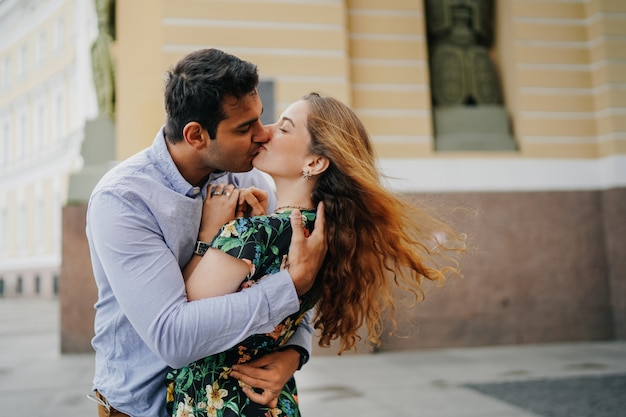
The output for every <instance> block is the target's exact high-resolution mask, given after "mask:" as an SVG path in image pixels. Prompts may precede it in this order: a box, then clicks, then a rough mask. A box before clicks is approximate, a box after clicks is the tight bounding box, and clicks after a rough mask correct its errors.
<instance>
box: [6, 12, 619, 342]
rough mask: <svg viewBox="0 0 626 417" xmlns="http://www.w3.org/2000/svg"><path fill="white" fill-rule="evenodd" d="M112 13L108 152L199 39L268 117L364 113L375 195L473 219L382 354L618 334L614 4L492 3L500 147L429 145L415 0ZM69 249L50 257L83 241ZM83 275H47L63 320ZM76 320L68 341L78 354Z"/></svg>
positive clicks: (137, 135)
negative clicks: (259, 92) (505, 137)
mask: <svg viewBox="0 0 626 417" xmlns="http://www.w3.org/2000/svg"><path fill="white" fill-rule="evenodd" d="M7 1H9V0H4V2H7ZM50 1H52V0H50ZM75 1H76V2H78V0H75ZM67 3H71V2H70V1H69V0H68V1H67ZM458 3H464V4H470V5H471V4H474V3H477V2H476V1H473V0H466V1H459V2H458ZM1 5H2V3H0V6H1ZM115 16H116V18H115V24H116V33H115V35H116V40H115V43H114V45H113V47H112V54H113V57H114V60H115V63H116V125H115V152H116V158H115V159H116V160H122V159H125V158H127V157H128V156H130V155H132V154H134V153H135V152H137V151H139V150H141V149H143V148H145V147H147V146H149V145H150V144H151V142H152V140H153V138H154V135H155V133H156V131H157V130H158V129H159V127H160V126H161V125H162V123H163V120H164V111H163V98H162V94H163V75H164V72H165V71H166V70H167V69H168V68H169V67H170V66H172V65H174V64H175V63H176V61H177V60H178V59H180V58H181V57H183V56H184V55H185V54H187V53H189V52H191V51H194V50H196V49H199V48H207V47H215V48H220V49H223V50H225V51H227V52H231V53H233V54H235V55H238V56H240V57H242V58H244V59H247V60H250V61H252V62H254V63H256V64H257V65H258V66H259V70H260V76H261V80H262V82H263V83H264V86H265V88H266V89H267V91H269V92H270V93H271V94H266V95H265V96H264V100H265V103H264V104H265V107H266V109H270V111H271V113H272V114H270V115H269V116H270V120H271V118H272V117H273V118H275V117H277V116H278V115H279V114H280V112H281V111H282V110H283V109H284V108H285V107H286V106H287V105H288V104H289V103H291V102H293V101H295V100H297V99H298V98H299V97H300V96H302V95H303V94H305V93H307V92H309V91H312V90H315V91H319V92H322V93H324V94H329V95H332V96H335V97H337V98H339V99H341V100H343V101H344V102H346V103H348V104H350V105H351V106H352V107H353V108H354V109H355V111H356V112H357V114H358V115H359V116H360V117H361V118H362V120H363V121H364V123H365V124H366V127H367V128H368V130H369V132H370V134H371V137H372V140H373V141H374V143H375V145H376V150H377V153H378V156H379V161H380V167H381V171H382V172H383V173H384V174H386V175H387V176H388V177H387V178H386V181H387V182H388V184H389V186H390V187H391V188H393V189H394V190H396V191H397V192H399V193H403V194H406V195H407V196H409V197H410V198H417V199H424V198H426V199H428V200H431V201H438V202H443V204H444V205H445V206H446V207H460V208H469V209H470V210H471V211H472V212H474V213H477V215H475V216H473V217H472V218H471V219H464V220H463V221H461V219H457V220H456V221H459V225H460V227H462V228H463V229H467V232H468V234H469V236H470V238H471V239H470V243H471V247H472V251H471V252H470V253H469V254H468V256H467V257H466V258H465V259H464V263H463V271H464V277H463V278H462V279H455V280H451V281H450V282H449V283H447V284H446V285H444V286H443V287H441V288H433V289H430V288H429V289H428V290H427V299H426V301H425V302H424V303H421V304H418V305H417V306H414V307H401V308H399V310H400V314H399V317H398V320H399V321H398V324H399V330H398V332H397V334H396V335H394V336H386V337H385V338H384V343H383V346H382V347H381V348H382V349H383V350H385V349H386V350H396V349H409V348H426V347H441V346H475V345H484V344H511V343H546V342H556V341H570V340H597V339H611V338H622V339H623V338H624V337H626V257H625V256H624V254H625V253H624V251H625V250H624V248H625V247H626V238H624V236H626V224H625V220H624V219H625V218H626V56H625V51H626V24H625V23H626V3H625V2H623V1H621V0H506V1H505V0H496V1H495V15H494V39H495V41H494V43H493V46H492V47H491V48H490V50H489V54H490V57H491V59H492V61H493V63H494V65H495V67H496V68H497V73H498V76H499V83H500V87H501V89H502V95H503V98H504V100H503V106H504V108H505V110H506V115H507V123H508V126H509V128H510V134H511V136H512V137H513V139H514V141H515V149H514V150H506V151H503V150H499V151H487V150H484V149H483V150H480V149H475V150H471V151H467V150H465V151H462V150H456V151H455V150H446V151H439V150H437V135H438V132H437V131H436V129H435V123H434V121H433V116H434V113H435V109H434V108H433V104H432V99H431V93H432V88H431V79H432V77H431V74H430V59H429V38H428V34H427V27H428V21H427V19H426V12H425V2H424V1H423V0H387V1H384V2H383V1H377V0H265V1H263V0H221V1H219V0H177V1H173V0H157V1H148V0H141V1H140V0H134V1H118V2H116V14H115ZM5 206H7V207H8V205H7V204H6V203H5ZM83 212H84V207H82V208H81V207H76V206H74V207H69V208H67V210H64V225H63V231H64V236H65V232H66V231H79V232H80V231H81V230H84V224H83V223H84V218H82V217H81V216H82V215H83V214H81V213H83ZM81 222H83V223H81ZM11 223H12V222H11ZM11 227H13V226H11ZM5 230H6V229H5ZM79 232H76V233H78V235H77V236H76V239H78V241H79V242H78V243H76V244H77V245H79V246H81V247H84V241H80V239H82V236H80V233H79ZM5 233H7V232H5ZM9 234H10V235H11V236H13V233H12V232H11V233H9ZM72 245H73V244H72V243H71V242H69V243H68V244H67V246H66V245H65V242H64V247H63V253H64V255H63V262H64V263H65V262H66V259H67V257H66V256H65V253H66V251H67V253H68V254H72V253H79V252H77V251H79V250H83V249H78V248H74V247H73V246H72ZM72 248H74V249H72ZM80 253H83V252H80ZM86 269H88V264H87V265H86V268H85V267H81V268H71V267H70V266H69V265H67V264H66V269H63V271H65V274H64V273H61V282H64V280H65V282H72V283H74V284H73V285H72V287H74V288H81V285H82V286H83V290H81V291H80V293H81V294H82V295H83V298H84V300H83V301H84V305H83V307H77V304H76V303H73V304H71V303H67V304H65V305H67V307H65V309H64V311H65V315H66V316H68V315H71V314H74V313H72V312H71V308H73V309H76V308H83V309H84V310H83V311H84V312H86V311H90V309H91V307H92V305H93V300H94V298H93V297H95V292H94V290H93V287H92V285H93V283H92V281H91V277H90V276H87V275H85V274H86V272H85V270H86ZM62 287H63V286H62ZM85 294H93V297H89V296H85ZM62 297H63V294H62ZM72 297H74V295H72ZM70 305H72V307H70ZM74 316H76V317H77V319H78V318H80V319H81V320H83V321H84V318H85V314H82V315H79V314H74ZM72 326H73V325H72V324H71V323H68V324H67V325H66V326H65V330H66V331H68V330H70V329H71V328H72ZM77 327H78V325H76V327H74V329H75V328H77ZM89 331H90V330H89V329H88V328H86V329H85V330H84V332H85V334H84V335H83V336H84V337H82V339H81V338H80V337H79V338H74V339H73V340H72V341H71V343H69V344H68V350H80V349H81V346H85V347H84V348H85V349H89V348H88V343H83V345H81V343H82V342H84V341H86V340H88V339H89V337H90V335H89V334H88V333H89ZM67 333H68V334H70V333H71V332H69V331H68V332H67ZM75 334H76V332H74V336H73V337H75ZM68 337H69V336H68ZM81 340H82V342H81ZM324 352H326V351H324Z"/></svg>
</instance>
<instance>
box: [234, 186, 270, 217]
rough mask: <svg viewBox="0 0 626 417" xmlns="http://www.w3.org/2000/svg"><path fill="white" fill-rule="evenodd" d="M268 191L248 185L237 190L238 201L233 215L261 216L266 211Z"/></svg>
mask: <svg viewBox="0 0 626 417" xmlns="http://www.w3.org/2000/svg"><path fill="white" fill-rule="evenodd" d="M268 203H269V193H268V192H267V191H265V190H261V189H260V188H256V187H250V188H242V189H240V190H239V202H238V204H237V213H236V215H235V217H252V216H261V215H263V214H266V213H267V205H268Z"/></svg>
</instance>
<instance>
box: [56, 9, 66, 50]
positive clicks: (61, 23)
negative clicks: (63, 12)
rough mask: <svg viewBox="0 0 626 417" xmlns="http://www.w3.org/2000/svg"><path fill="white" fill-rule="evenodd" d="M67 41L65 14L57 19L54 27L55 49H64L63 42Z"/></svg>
mask: <svg viewBox="0 0 626 417" xmlns="http://www.w3.org/2000/svg"><path fill="white" fill-rule="evenodd" d="M64 42H65V20H64V19H63V16H61V17H59V18H58V19H57V22H56V25H55V27H54V50H55V51H60V50H61V49H63V44H64Z"/></svg>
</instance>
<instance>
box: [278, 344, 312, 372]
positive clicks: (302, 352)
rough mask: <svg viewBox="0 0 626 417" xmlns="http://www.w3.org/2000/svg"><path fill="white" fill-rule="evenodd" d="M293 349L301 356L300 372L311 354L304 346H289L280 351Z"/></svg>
mask: <svg viewBox="0 0 626 417" xmlns="http://www.w3.org/2000/svg"><path fill="white" fill-rule="evenodd" d="M287 349H293V350H295V351H296V352H298V353H299V354H300V363H299V364H298V371H299V370H300V369H302V366H303V365H304V364H305V363H307V362H308V361H309V352H307V350H306V349H305V348H303V347H302V346H298V345H287V346H285V347H283V348H281V349H280V351H283V350H287Z"/></svg>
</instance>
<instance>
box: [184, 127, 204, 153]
mask: <svg viewBox="0 0 626 417" xmlns="http://www.w3.org/2000/svg"><path fill="white" fill-rule="evenodd" d="M183 139H184V140H185V142H187V143H188V144H189V145H190V146H192V147H193V148H196V149H201V148H203V147H205V146H206V141H207V140H209V132H207V131H206V130H204V129H203V128H202V126H201V125H200V123H198V122H189V123H187V124H186V125H185V127H183Z"/></svg>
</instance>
